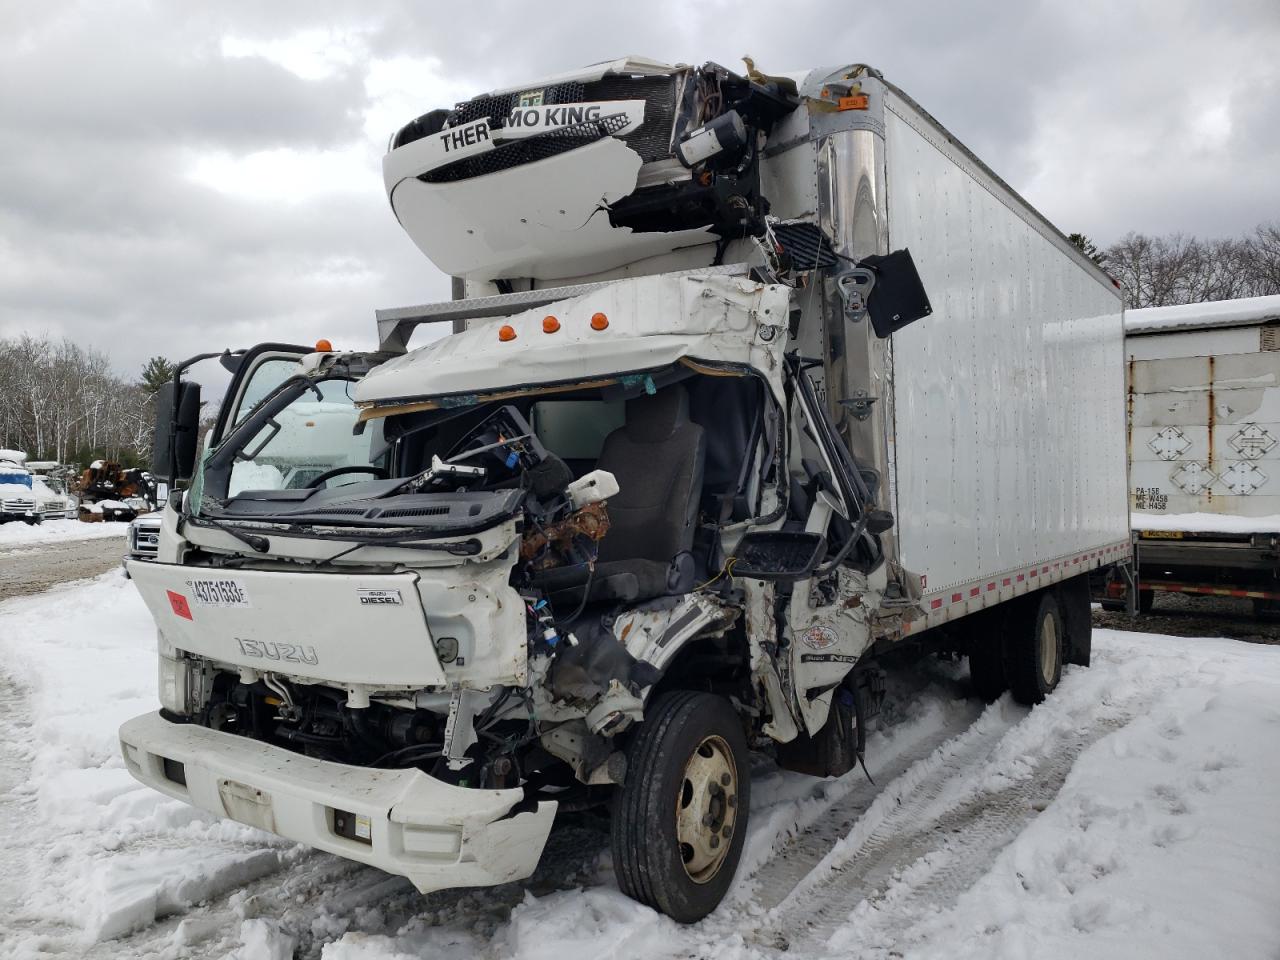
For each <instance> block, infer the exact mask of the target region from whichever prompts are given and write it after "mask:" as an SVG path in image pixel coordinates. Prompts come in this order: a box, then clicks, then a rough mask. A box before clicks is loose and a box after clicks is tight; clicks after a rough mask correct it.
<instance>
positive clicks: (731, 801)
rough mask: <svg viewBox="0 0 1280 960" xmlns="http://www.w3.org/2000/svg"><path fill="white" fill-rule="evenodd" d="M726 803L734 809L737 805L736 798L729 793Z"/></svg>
mask: <svg viewBox="0 0 1280 960" xmlns="http://www.w3.org/2000/svg"><path fill="white" fill-rule="evenodd" d="M728 803H729V806H730V807H736V806H737V805H738V798H737V797H735V796H734V795H733V794H732V793H731V794H729V800H728Z"/></svg>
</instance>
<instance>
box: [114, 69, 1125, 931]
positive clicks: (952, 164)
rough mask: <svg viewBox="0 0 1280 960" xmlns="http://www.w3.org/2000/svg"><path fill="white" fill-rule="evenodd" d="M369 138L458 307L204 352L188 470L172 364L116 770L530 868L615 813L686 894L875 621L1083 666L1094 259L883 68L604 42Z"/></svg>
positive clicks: (825, 755) (873, 689)
mask: <svg viewBox="0 0 1280 960" xmlns="http://www.w3.org/2000/svg"><path fill="white" fill-rule="evenodd" d="M384 169H385V174H386V185H387V189H388V194H389V197H390V200H391V204H392V207H393V208H394V210H395V212H396V215H397V216H398V217H399V219H400V221H401V223H402V224H403V225H404V227H405V228H406V230H407V231H408V233H409V234H410V236H411V237H412V238H413V239H414V241H415V242H416V243H417V244H418V245H419V246H420V247H421V248H422V250H423V251H424V253H426V254H427V256H429V257H430V258H431V259H432V260H433V261H434V262H435V263H436V264H437V265H438V266H440V267H441V268H442V269H444V270H446V271H447V272H449V273H451V274H452V275H453V276H454V277H455V290H456V292H457V295H458V297H459V299H456V300H454V301H451V302H447V303H441V304H434V305H427V306H421V307H409V308H402V309H395V310H386V311H380V312H379V315H378V325H379V332H380V339H381V349H380V350H379V351H375V352H371V353H344V352H340V351H335V350H333V349H332V348H331V347H330V346H329V345H328V344H327V343H325V344H320V345H318V348H317V349H315V350H312V349H310V348H305V347H290V346H288V345H280V344H265V345H262V346H260V347H256V348H254V349H252V350H249V351H245V352H241V353H238V354H234V355H232V354H228V355H225V356H224V358H223V360H224V363H225V364H226V365H227V366H228V367H230V368H232V369H233V370H234V379H233V382H232V384H231V386H230V387H229V389H228V392H227V396H226V399H225V402H224V403H223V406H222V413H221V419H220V420H219V422H218V423H217V425H216V426H215V427H214V429H213V431H212V432H211V434H210V438H209V443H208V446H207V449H206V450H205V452H204V454H203V456H202V458H201V460H200V463H199V465H198V466H195V465H194V461H195V451H194V443H193V439H192V438H193V437H194V432H193V430H194V422H195V417H196V411H197V410H198V402H197V397H196V390H197V389H198V388H196V387H195V386H194V385H192V384H189V383H185V382H182V381H180V380H178V381H175V383H174V384H173V385H172V386H171V387H170V388H169V389H167V390H166V391H165V392H164V393H163V394H162V396H161V401H160V408H161V414H160V416H161V420H160V423H159V426H160V429H159V430H158V431H157V434H158V437H159V438H160V447H161V449H160V450H158V452H157V456H156V458H155V460H154V462H156V463H164V462H171V468H170V470H169V471H168V473H169V474H170V475H171V476H174V477H175V478H178V479H184V478H187V477H193V479H192V483H191V486H190V489H189V490H187V491H186V492H185V493H182V492H179V493H177V494H175V495H174V496H172V497H171V498H170V501H169V504H168V506H167V508H166V510H165V513H164V528H163V532H162V535H161V542H160V547H159V555H158V559H157V561H156V562H150V563H130V565H129V569H130V572H131V573H132V575H133V580H134V582H135V583H136V584H137V586H138V588H139V590H140V591H141V593H142V596H143V597H144V599H145V600H146V602H147V604H148V606H149V607H150V609H151V612H152V613H153V615H154V617H155V620H156V623H157V625H158V627H159V633H160V640H159V645H160V651H159V652H160V688H161V702H162V709H161V710H160V711H159V712H158V713H150V714H147V715H145V716H141V717H138V718H136V719H134V720H132V721H130V722H129V723H127V724H125V725H124V727H123V728H122V729H121V741H122V746H123V751H124V756H125V760H126V763H127V764H128V767H129V769H130V770H131V771H132V772H133V774H134V775H135V776H137V777H138V778H139V779H141V780H142V781H144V782H146V783H148V784H151V785H152V786H154V787H155V788H156V789H158V790H161V791H164V792H166V793H168V794H170V795H172V796H175V797H179V798H182V799H184V800H186V801H188V802H190V803H193V804H196V805H197V806H200V807H203V808H205V809H207V810H211V811H214V812H215V813H218V814H222V815H226V816H229V817H232V818H234V819H237V820H240V821H243V822H246V823H251V824H255V825H258V826H261V827H264V828H266V829H268V830H272V831H275V832H277V833H279V834H282V835H284V836H286V837H289V838H292V839H294V840H299V841H303V842H306V843H310V844H312V845H314V846H316V847H319V848H322V849H325V850H328V851H330V852H333V853H337V854H340V855H343V856H347V857H351V858H353V859H355V860H360V861H363V862H366V863H370V864H374V865H376V866H379V867H381V868H383V869H385V870H388V871H390V872H393V873H398V874H403V875H405V876H407V877H409V878H410V879H411V880H412V881H413V882H414V883H415V884H416V885H417V886H418V887H419V888H420V889H422V890H431V889H438V888H442V887H452V886H468V885H477V884H492V883H500V882H504V881H509V880H513V879H518V878H521V877H525V876H528V875H529V873H530V872H531V871H532V870H533V868H534V866H535V864H536V862H537V860H538V857H539V855H540V852H541V850H542V847H543V844H544V843H545V840H546V837H547V833H548V831H549V830H550V828H551V824H552V820H553V818H554V816H555V813H556V811H557V809H559V808H562V807H565V808H567V807H570V806H580V805H582V804H587V803H604V804H609V805H610V806H611V809H612V812H613V824H614V827H613V841H612V843H613V853H614V864H615V868H616V870H617V874H618V877H619V883H620V885H621V886H622V888H623V890H625V891H626V892H627V893H628V894H629V895H631V896H633V897H635V898H637V899H639V900H641V901H643V902H646V903H649V904H652V905H653V906H655V907H657V908H659V909H661V910H663V911H665V912H667V913H668V914H670V915H671V916H673V917H675V918H677V919H679V920H684V921H690V920H695V919H697V918H699V917H701V916H703V915H705V914H706V913H707V912H708V911H710V910H711V909H713V908H714V907H715V905H716V904H717V903H718V902H719V901H720V899H721V897H722V896H723V895H724V893H725V890H726V889H727V887H728V885H729V883H730V882H731V880H732V875H733V872H734V869H735V867H736V865H737V862H738V859H739V856H740V853H741V850H742V844H743V840H744V836H745V828H746V826H747V818H748V815H749V811H750V791H751V783H750V778H749V776H748V770H749V760H748V751H750V750H767V751H769V752H771V753H773V754H774V755H775V756H776V758H777V760H778V762H779V763H780V764H781V765H783V766H784V767H788V768H791V769H796V770H800V771H803V772H806V773H809V774H813V775H817V776H828V775H838V774H841V773H844V772H846V771H848V770H850V769H851V768H852V767H853V765H854V764H855V763H856V762H857V759H858V758H859V757H860V755H861V753H862V750H863V745H864V739H865V732H866V724H867V721H868V718H869V717H870V716H871V715H873V714H874V712H875V710H876V709H877V708H878V705H879V700H880V697H881V694H882V683H881V680H880V672H879V669H878V667H877V663H878V658H879V657H880V656H881V655H882V654H883V653H885V652H886V651H890V650H894V649H899V648H902V647H903V646H904V645H915V646H916V647H917V648H919V649H952V650H959V651H960V652H963V653H967V654H968V656H969V658H970V664H971V671H972V674H973V678H974V681H975V685H976V687H977V690H978V692H979V693H981V694H983V695H986V696H988V697H994V696H996V695H998V694H999V693H1000V692H1001V691H1002V690H1004V689H1005V688H1006V687H1008V688H1011V689H1012V692H1013V695H1014V696H1015V697H1016V698H1017V699H1019V700H1021V701H1023V702H1026V703H1036V702H1038V701H1039V700H1040V699H1042V698H1043V697H1044V696H1045V695H1046V694H1048V693H1049V692H1050V691H1051V690H1052V689H1053V688H1054V686H1055V685H1056V684H1057V682H1058V679H1059V677H1060V674H1061V670H1062V666H1063V664H1064V662H1075V663H1084V664H1087V662H1088V659H1089V638H1090V624H1089V601H1088V590H1087V577H1088V574H1089V572H1090V571H1092V570H1095V569H1099V568H1104V567H1107V566H1110V565H1113V564H1116V563H1120V562H1123V561H1124V560H1125V558H1126V557H1127V556H1128V552H1129V536H1128V529H1129V528H1128V510H1127V505H1126V500H1125V489H1124V476H1125V455H1124V444H1123V417H1124V405H1123V404H1124V375H1123V367H1122V364H1121V356H1122V329H1121V307H1120V298H1119V293H1118V290H1117V289H1116V287H1115V286H1114V285H1113V284H1112V282H1111V281H1110V280H1109V279H1108V278H1107V277H1106V276H1105V275H1104V274H1103V273H1102V272H1101V271H1099V270H1098V269H1097V268H1096V267H1095V266H1094V265H1093V264H1092V263H1091V262H1090V261H1089V260H1088V259H1087V258H1085V257H1083V256H1081V254H1080V253H1079V252H1078V251H1077V250H1076V249H1075V248H1074V247H1073V246H1072V245H1071V244H1070V243H1068V242H1067V240H1066V239H1065V238H1064V237H1063V236H1062V235H1061V234H1060V233H1059V232H1058V231H1057V230H1056V229H1054V228H1053V226H1052V225H1050V224H1049V223H1048V222H1047V221H1046V220H1045V219H1044V218H1043V217H1042V216H1040V215H1039V214H1038V213H1037V212H1036V211H1035V210H1033V209H1032V208H1031V207H1030V206H1028V205H1027V203H1026V202H1025V201H1023V200H1022V199H1021V198H1020V197H1018V195H1017V194H1015V193H1014V192H1013V191H1012V190H1011V189H1010V188H1009V187H1008V186H1007V185H1006V184H1004V183H1003V182H1002V181H1001V180H1000V179H999V178H998V177H996V176H995V174H993V173H992V172H991V171H990V170H989V169H988V168H987V167H986V166H985V165H984V164H983V163H982V162H980V161H979V160H978V159H977V158H976V157H974V156H973V155H972V153H970V152H969V151H968V150H967V149H966V148H965V147H964V146H962V145H961V144H960V143H959V142H958V141H956V140H955V138H954V137H952V136H951V135H950V134H948V133H947V132H946V131H945V130H943V129H942V128H941V127H940V126H939V125H938V124H937V123H936V122H935V121H934V120H933V119H932V118H931V117H929V115H928V114H926V113H925V112H924V111H923V110H922V109H921V108H920V107H919V106H917V105H916V104H915V103H914V102H912V101H911V100H910V99H909V98H908V97H907V96H906V95H904V94H903V93H902V92H901V91H899V90H898V89H897V88H895V87H894V86H892V85H891V84H889V83H888V82H886V81H884V80H883V79H882V78H881V76H880V75H879V74H878V73H877V72H876V71H874V70H871V69H870V68H867V67H865V66H861V65H854V66H847V67H841V68H838V69H821V70H813V71H809V72H806V73H802V74H796V75H791V76H772V77H771V76H766V75H763V74H760V73H757V72H755V71H754V70H753V71H751V72H749V73H748V75H746V76H739V75H736V74H733V73H731V72H729V71H727V70H725V69H724V68H721V67H717V66H716V65H714V64H708V65H706V66H703V67H696V68H695V67H686V66H675V65H665V64H660V63H656V62H654V61H647V60H639V59H630V60H625V61H616V62H610V63H605V64H599V65H596V66H593V67H590V68H587V69H584V70H582V71H578V72H576V73H573V74H570V75H564V76H560V77H556V78H552V79H549V80H545V81H538V82H535V83H528V84H524V85H521V86H513V87H510V88H507V89H505V90H500V91H496V92H494V93H492V94H487V95H485V96H483V97H478V98H476V99H474V100H471V101H467V102H465V103H462V104H458V105H457V106H456V107H453V108H450V109H447V110H441V111H435V112H433V113H429V114H426V115H424V116H423V117H420V118H418V119H417V120H415V121H413V122H412V123H411V124H409V125H407V126H406V127H405V128H404V129H403V130H401V131H400V132H399V133H398V134H397V135H396V136H395V138H394V139H393V141H392V149H391V150H390V152H389V153H388V155H387V157H386V160H385V164H384ZM908 250H909V252H907V251H908ZM426 323H441V324H445V325H446V326H444V327H443V329H445V330H452V331H453V332H451V333H450V334H449V335H447V336H444V337H443V338H440V339H436V340H434V341H431V342H427V343H425V344H423V345H421V346H417V347H415V348H412V349H411V348H410V347H409V341H410V338H411V336H412V334H413V332H414V331H415V330H416V329H417V328H418V327H419V326H421V325H423V324H426ZM436 329H441V328H440V327H437V328H436ZM184 366H185V365H184ZM246 398H249V399H246ZM321 399H323V401H324V402H325V405H326V407H329V406H331V405H332V404H336V403H341V402H343V401H344V400H345V402H347V404H348V418H349V424H350V436H351V444H350V445H348V446H346V447H345V448H344V449H341V450H338V451H336V452H335V449H334V444H333V443H332V442H331V441H325V442H321V441H320V439H319V438H320V436H321V435H322V434H323V435H324V436H327V437H332V436H335V435H336V434H334V433H333V431H332V429H331V427H332V423H331V420H332V411H331V410H328V411H327V416H328V417H329V419H328V420H326V423H327V424H329V426H327V427H326V428H325V430H323V431H321V430H320V429H319V427H317V426H315V425H314V424H315V423H316V421H315V420H314V418H310V417H309V416H308V415H306V412H305V410H303V409H302V405H309V407H308V409H309V408H310V407H314V406H316V401H317V400H321ZM299 413H301V414H302V415H295V414H299ZM313 435H314V437H315V438H316V442H315V443H312V442H311V439H312V437H313ZM313 448H314V449H313ZM274 449H279V450H284V451H287V452H288V454H289V456H290V457H291V458H292V460H296V461H298V462H304V461H305V462H306V464H307V467H308V470H307V474H306V478H305V481H304V482H298V483H293V482H291V481H290V480H289V479H288V477H289V476H300V474H298V473H296V472H295V473H293V474H289V473H286V472H285V471H282V470H279V469H276V470H275V471H265V470H263V469H262V465H263V464H267V463H270V462H271V460H272V457H273V450H274ZM326 450H328V451H329V454H328V456H329V460H327V461H325V462H323V463H322V462H320V461H322V460H324V451H326ZM311 452H314V453H315V454H316V456H314V457H313V456H310V453H311ZM326 466H328V467H329V469H324V468H325V467H326ZM317 470H321V471H322V472H320V473H317V472H316V471H317ZM267 475H273V476H275V477H276V478H277V481H276V482H275V483H274V484H268V485H267V486H266V487H265V488H263V487H262V486H260V485H261V484H262V479H261V478H262V477H264V476H267ZM248 477H252V478H254V479H253V481H252V483H253V484H254V485H255V486H246V485H245V484H244V483H242V482H241V481H243V480H245V478H248ZM339 479H340V480H341V481H342V484H341V485H335V483H334V481H336V480H339ZM353 480H354V481H355V482H352V481H353Z"/></svg>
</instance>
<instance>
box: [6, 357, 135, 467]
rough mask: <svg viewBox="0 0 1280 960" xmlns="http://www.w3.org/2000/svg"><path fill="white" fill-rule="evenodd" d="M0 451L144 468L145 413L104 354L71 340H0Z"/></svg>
mask: <svg viewBox="0 0 1280 960" xmlns="http://www.w3.org/2000/svg"><path fill="white" fill-rule="evenodd" d="M0 397H3V398H4V400H3V403H0V447H7V448H16V449H19V450H25V451H26V452H27V453H28V454H30V455H31V457H32V459H37V460H59V461H62V462H64V463H67V462H87V461H90V460H95V459H98V458H104V459H111V460H119V461H122V462H124V463H126V464H128V465H134V464H139V463H145V461H146V457H147V455H148V454H149V451H150V446H151V421H152V416H151V409H150V406H151V405H150V403H149V401H148V397H147V395H146V394H145V392H144V391H143V389H142V387H140V386H139V385H138V384H135V383H131V382H130V381H128V380H125V379H123V378H121V377H119V376H117V375H116V374H115V373H114V372H113V371H112V369H111V363H110V360H109V359H108V358H107V356H106V355H105V354H103V353H99V352H97V351H94V350H85V349H84V348H83V347H81V346H80V345H79V344H77V343H75V342H74V341H72V340H62V341H60V342H54V341H51V340H49V339H48V338H42V339H36V338H34V337H31V336H25V335H24V336H21V337H15V338H10V339H0Z"/></svg>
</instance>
